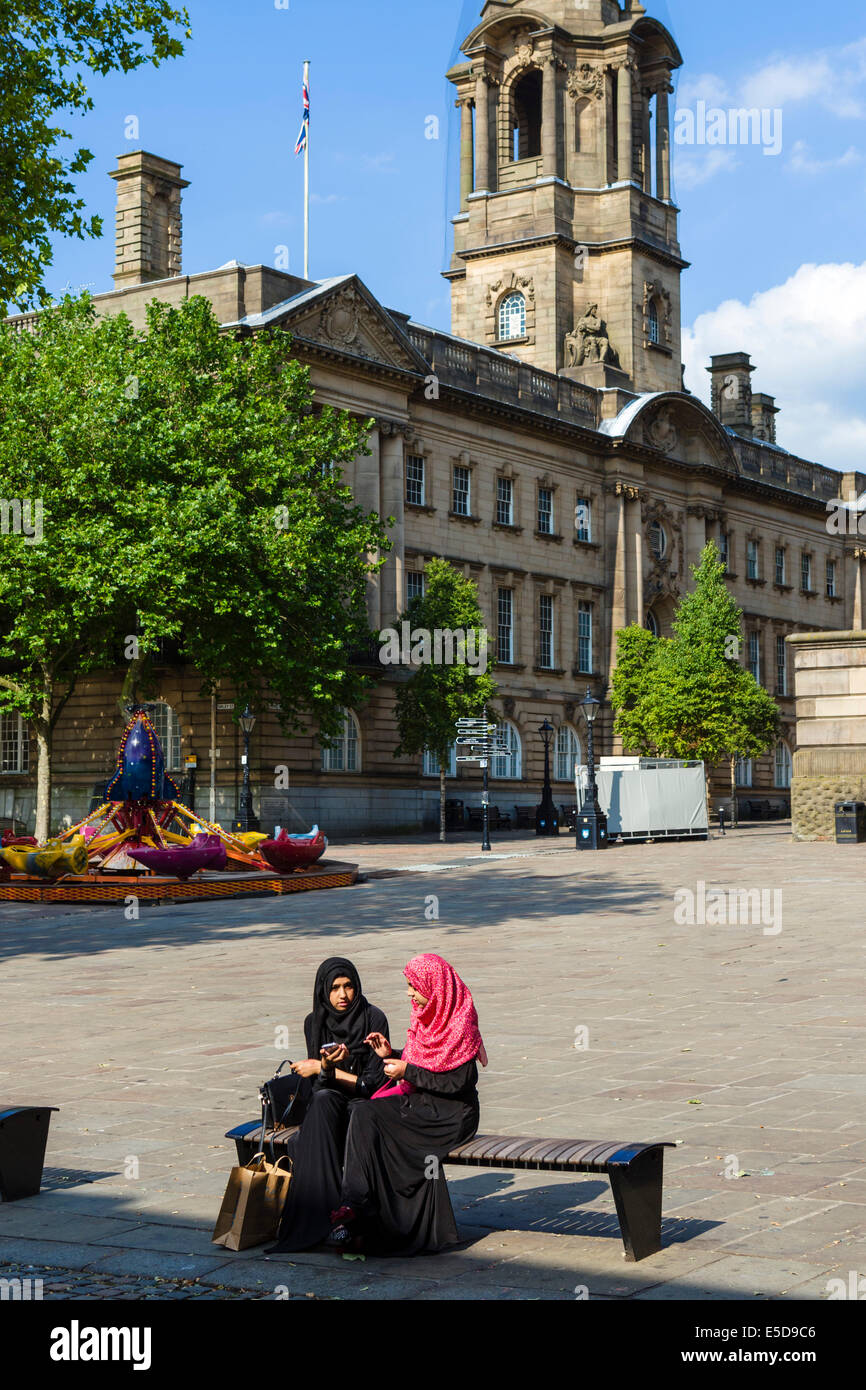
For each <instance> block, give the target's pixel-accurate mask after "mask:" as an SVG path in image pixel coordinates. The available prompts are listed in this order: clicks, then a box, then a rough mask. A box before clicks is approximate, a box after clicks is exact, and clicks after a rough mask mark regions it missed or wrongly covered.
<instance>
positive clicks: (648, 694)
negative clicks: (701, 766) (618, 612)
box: [611, 541, 779, 805]
mask: <svg viewBox="0 0 866 1390" xmlns="http://www.w3.org/2000/svg"><path fill="white" fill-rule="evenodd" d="M692 573H693V575H694V579H695V587H694V589H693V590H692V591H691V592H690V593H689V594H687V595H686V597H685V598H684V599H683V600H682V602H681V603H680V605H679V607H678V609H677V612H676V615H675V617H674V622H673V630H674V635H673V637H671V638H664V637H660V638H655V637H653V636H652V635H651V634H650V633H648V632H645V631H644V630H643V629H642V628H636V627H631V628H625V629H623V630H622V631H621V632H620V633H618V634H617V668H616V671H615V672H614V678H613V685H612V694H611V704H612V706H613V710H614V714H615V721H614V729H615V732H616V733H617V734H618V735H619V736H620V737H621V738H622V741H623V745H624V746H625V747H626V748H628V749H630V750H632V751H634V752H638V753H644V754H652V755H655V756H657V757H663V758H696V759H701V760H702V761H703V762H704V763H705V764H706V765H707V802H708V805H709V769H710V767H711V766H712V765H713V764H715V763H717V762H719V761H720V760H721V759H722V758H728V759H729V758H731V757H732V756H746V755H748V756H757V755H759V754H760V753H763V752H765V751H766V750H767V748H769V747H770V746H771V745H772V743H773V742H774V740H775V738H776V736H777V733H778V727H779V711H778V707H777V706H776V704H775V701H774V700H773V699H772V698H771V696H770V695H769V694H768V693H767V691H766V690H764V689H763V688H762V687H761V686H760V685H758V683H757V681H755V679H754V677H753V676H752V675H751V673H750V672H749V671H746V670H744V669H743V667H742V666H741V665H740V664H739V661H738V659H737V658H738V655H739V649H740V642H741V640H742V639H741V628H742V616H743V615H742V610H741V609H740V608H739V606H738V605H737V603H736V601H735V600H734V599H733V598H732V597H731V595H730V594H729V593H728V590H727V588H726V586H725V578H724V576H725V566H724V564H723V562H722V561H721V558H720V556H719V552H718V548H717V547H716V545H715V542H714V541H710V543H709V544H708V545H707V547H706V549H705V550H704V551H703V554H702V555H701V558H700V562H699V563H698V564H697V565H695V566H693V567H692Z"/></svg>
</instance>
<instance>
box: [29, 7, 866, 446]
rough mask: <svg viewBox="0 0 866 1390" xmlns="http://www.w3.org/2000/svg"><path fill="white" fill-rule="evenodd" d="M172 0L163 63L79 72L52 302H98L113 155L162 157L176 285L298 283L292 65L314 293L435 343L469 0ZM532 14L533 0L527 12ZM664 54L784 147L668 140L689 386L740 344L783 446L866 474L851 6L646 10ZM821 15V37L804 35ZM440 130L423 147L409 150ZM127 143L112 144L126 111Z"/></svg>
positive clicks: (864, 180)
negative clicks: (81, 296) (170, 170)
mask: <svg viewBox="0 0 866 1390" xmlns="http://www.w3.org/2000/svg"><path fill="white" fill-rule="evenodd" d="M283 3H284V0H190V2H189V9H190V13H191V16H192V27H193V35H194V37H193V39H192V41H191V42H190V43H189V45H188V48H187V53H186V55H185V56H184V57H183V58H181V59H179V60H175V61H174V62H173V63H170V64H167V65H166V66H164V67H163V68H162V69H160V70H154V69H153V68H147V69H143V70H141V71H140V72H138V73H135V74H132V75H131V76H128V77H110V78H108V79H105V80H99V79H93V80H92V81H91V83H90V88H91V92H92V95H93V97H94V99H95V103H96V106H95V110H94V111H93V112H91V113H90V115H88V116H87V117H86V118H84V120H83V121H81V122H77V123H76V124H75V126H74V131H75V134H76V136H77V137H80V138H81V140H82V142H83V143H85V144H87V146H88V147H89V148H90V149H92V150H93V152H94V156H95V157H94V160H93V163H92V165H91V167H90V171H89V172H88V174H87V175H86V176H85V177H83V178H82V179H81V180H80V188H81V191H82V192H83V194H84V196H85V197H86V198H87V200H88V206H89V207H90V209H91V210H93V211H97V212H100V213H101V214H102V215H103V217H104V218H105V227H106V235H105V236H104V237H103V239H102V240H101V241H99V242H78V241H58V243H57V245H56V251H55V262H54V267H53V269H52V271H51V273H50V277H49V287H50V288H51V289H52V290H54V291H55V292H58V291H60V290H62V289H63V288H64V287H66V286H67V285H68V286H71V287H73V288H75V287H78V286H81V285H88V286H90V287H91V288H92V289H93V290H94V291H100V290H105V289H110V288H111V271H112V268H113V264H112V262H113V210H114V194H115V186H114V184H113V182H112V181H111V180H110V179H109V178H108V177H107V171H108V170H109V169H111V168H113V167H114V163H115V159H116V156H117V155H118V154H119V153H121V152H122V151H123V150H125V149H133V148H139V147H143V148H145V149H148V150H151V151H153V152H154V153H157V154H162V155H165V156H167V157H169V158H173V159H176V160H178V161H180V162H181V163H182V164H183V165H184V174H185V177H186V178H188V179H189V180H190V181H191V186H190V188H189V189H188V190H187V191H186V193H185V195H184V269H185V270H187V271H196V270H204V269H208V268H211V267H213V266H216V265H220V264H223V263H224V262H225V261H227V260H230V259H232V258H237V259H239V260H242V261H247V262H257V261H264V262H267V263H273V262H274V260H275V257H276V255H277V254H278V248H280V247H282V246H287V247H288V248H289V255H290V268H291V269H292V270H295V271H297V272H298V273H300V272H301V270H302V249H303V232H302V208H301V200H302V179H303V170H302V161H301V160H300V159H295V158H294V155H293V149H294V142H295V138H296V135H297V130H298V125H299V121H300V111H301V103H300V83H301V67H302V62H303V60H304V59H305V58H309V59H310V61H311V63H312V82H311V90H312V144H311V152H312V187H313V197H314V203H313V208H312V266H311V273H312V275H313V277H314V278H325V277H326V276H329V275H335V274H340V273H344V272H348V271H356V272H357V273H358V274H360V275H361V277H362V278H363V279H364V280H365V282H366V283H367V284H368V285H369V287H370V289H371V290H372V291H373V293H374V294H375V295H377V297H379V298H380V299H381V300H382V301H383V302H384V303H385V304H387V305H389V306H391V307H394V308H399V309H403V310H406V311H407V312H411V313H412V314H413V315H414V316H415V317H416V318H418V319H420V320H422V321H426V322H428V323H432V324H434V325H437V326H440V327H443V328H447V327H448V289H447V285H446V282H445V281H444V280H442V279H441V276H440V272H441V270H442V269H443V268H444V266H445V265H446V264H447V257H448V231H449V222H448V218H449V216H450V215H451V213H452V212H453V211H454V188H455V183H456V173H457V147H456V138H457V128H456V113H455V112H454V111H453V101H452V99H451V88H450V87H449V84H448V83H447V82H446V81H445V78H444V73H445V71H446V69H447V67H448V66H449V64H450V62H452V61H453V60H454V58H455V56H456V54H457V49H458V39H459V38H460V37H462V36H463V35H465V33H467V32H468V31H469V30H470V29H471V28H472V27H473V25H474V23H475V22H476V20H477V18H478V15H479V14H480V9H481V0H435V3H433V4H426V3H422V0H366V2H365V0H288V8H277V6H278V5H282V4H283ZM539 7H543V0H539ZM647 9H648V12H649V13H650V14H652V15H654V16H655V17H657V18H659V19H660V20H661V21H662V22H663V23H666V24H667V25H668V27H669V28H670V29H671V32H672V33H673V35H674V37H675V39H676V41H677V43H678V44H679V47H680V49H681V51H682V53H683V57H684V59H685V64H684V67H683V69H682V70H681V71H680V73H679V74H678V75H677V78H676V81H677V84H678V92H677V98H676V101H677V105H678V108H679V109H680V110H686V111H692V112H696V111H697V109H698V102H700V101H704V102H705V103H706V105H707V107H708V108H713V107H718V108H720V109H722V110H727V109H728V108H729V107H731V106H735V107H737V106H741V105H747V106H759V107H761V108H766V109H767V110H768V111H769V112H774V111H780V112H781V122H782V126H781V129H782V141H781V152H780V153H779V154H778V155H775V156H766V155H764V154H763V151H762V149H761V148H759V147H754V146H751V145H747V146H729V145H728V146H726V145H722V146H716V147H710V146H708V145H704V146H697V145H681V146H677V147H675V158H674V192H675V196H676V198H677V201H678V203H679V206H680V207H681V208H682V217H681V227H680V233H681V236H680V239H681V243H682V247H683V254H684V256H685V257H686V259H688V260H689V261H691V263H692V267H691V269H690V270H688V271H687V272H686V273H685V275H684V277H683V325H684V329H685V330H686V332H685V339H684V357H685V360H686V363H687V376H686V381H687V384H688V385H689V386H690V387H691V389H692V390H694V391H697V392H698V393H699V394H701V395H703V396H705V395H706V386H705V384H704V378H705V376H706V374H705V373H703V371H702V367H703V365H705V364H706V361H707V360H708V357H709V353H710V352H724V351H729V350H735V349H739V348H745V349H746V350H750V351H751V352H752V355H753V359H754V360H755V361H756V363H757V364H758V370H757V371H756V373H755V378H754V382H753V384H754V387H755V389H756V390H764V391H768V392H769V393H770V394H774V395H776V396H777V397H778V403H779V405H780V406H781V407H782V410H783V414H782V415H781V416H780V418H779V439H780V443H783V444H784V445H785V446H786V447H788V448H791V449H792V450H794V451H797V452H801V453H803V454H806V455H807V456H808V457H812V458H817V459H819V460H820V461H821V462H825V463H829V464H831V465H832V466H835V467H857V468H861V469H863V470H864V471H866V411H864V408H863V406H862V405H861V397H862V381H863V374H864V371H866V264H864V254H866V253H864V249H863V244H864V239H863V228H864V221H866V206H864V204H866V148H864V141H863V133H864V123H866V21H864V18H863V8H862V5H861V4H860V3H857V2H856V0H836V3H835V4H834V5H832V6H827V7H825V8H823V9H821V8H819V7H816V6H815V5H814V4H807V3H806V0H762V3H761V4H755V3H754V0H726V3H725V4H724V5H712V4H709V3H706V0H700V2H699V3H696V0H651V3H648V4H647ZM823 16H826V28H825V30H824V31H823V32H822V31H821V29H820V27H819V26H820V21H821V19H822V17H823ZM431 115H434V116H437V117H438V118H439V121H440V138H439V139H438V140H430V139H427V138H425V129H426V122H427V118H428V117H429V116H431ZM129 116H135V117H137V119H138V123H139V139H138V140H137V141H136V140H132V141H129V140H127V139H126V138H125V129H126V123H127V118H128V117H129Z"/></svg>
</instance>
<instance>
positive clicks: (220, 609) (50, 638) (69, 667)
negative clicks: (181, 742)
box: [0, 296, 389, 830]
mask: <svg viewBox="0 0 866 1390" xmlns="http://www.w3.org/2000/svg"><path fill="white" fill-rule="evenodd" d="M289 344H290V339H289V337H288V335H286V334H283V333H275V334H273V335H270V336H264V335H257V336H256V337H254V338H247V339H245V340H241V341H239V340H237V339H235V338H234V337H231V336H228V335H226V334H224V333H221V332H220V328H219V324H218V323H217V320H216V318H215V317H214V315H213V311H212V309H211V306H210V304H209V303H208V302H207V301H206V300H204V299H201V298H194V299H190V300H188V301H186V302H184V303H183V304H182V305H180V306H179V307H178V308H171V307H169V306H167V305H165V304H162V303H159V302H158V301H152V302H151V304H150V305H149V306H148V309H147V327H146V331H144V332H138V331H136V330H135V329H134V328H133V326H132V324H131V323H130V321H129V320H128V318H126V316H125V315H123V314H120V315H117V316H116V317H111V318H103V319H97V317H96V315H95V312H94V308H93V304H92V302H91V301H90V299H89V298H88V297H87V296H84V297H83V298H82V299H80V300H73V299H66V300H65V301H64V302H63V303H62V304H60V305H59V306H57V307H56V308H53V309H50V310H48V311H46V312H45V313H43V314H41V315H40V316H39V319H38V321H37V325H36V329H35V331H34V332H33V333H16V332H15V331H13V330H12V329H11V328H10V327H7V328H5V329H0V495H2V498H3V499H6V502H7V511H8V504H9V503H10V501H11V500H12V499H17V500H18V502H19V503H20V502H21V501H24V500H29V501H30V502H31V503H34V504H35V503H38V505H39V506H41V511H42V521H41V529H42V539H41V540H39V541H36V540H32V541H31V539H29V538H28V537H27V536H25V535H22V534H15V533H14V532H13V531H12V530H11V529H10V528H7V529H10V533H9V534H6V535H3V536H2V538H0V547H2V560H3V563H2V566H0V631H2V637H0V707H2V708H5V709H9V710H17V711H19V712H20V713H21V714H22V715H23V716H24V718H25V719H28V720H32V721H33V724H34V727H35V730H36V733H37V738H38V740H39V746H40V765H42V764H43V761H44V760H47V759H48V758H50V736H51V732H52V730H53V727H54V725H55V724H56V722H57V718H58V717H59V714H60V712H61V710H62V708H63V704H64V703H65V700H66V699H68V697H69V695H70V694H71V692H72V690H73V689H74V687H75V684H76V681H77V680H78V679H79V677H80V676H81V675H82V674H85V673H87V672H88V671H93V670H95V669H98V668H100V667H105V666H110V665H114V664H116V662H117V661H118V659H120V658H122V656H124V655H125V656H126V657H127V658H129V657H131V658H132V659H133V661H136V659H137V660H138V661H144V660H145V659H146V658H147V656H148V654H150V653H153V652H154V651H155V650H156V648H157V647H158V645H159V643H160V641H161V640H162V639H166V638H167V639H172V640H173V641H175V642H176V643H177V644H178V645H179V648H180V653H181V656H182V658H183V659H184V660H186V661H188V662H190V663H191V664H193V665H194V666H195V667H197V668H198V671H199V672H200V673H201V676H202V678H203V681H204V688H205V690H210V689H212V688H213V687H214V686H215V684H216V683H217V682H218V681H223V682H227V683H228V684H229V685H231V686H232V687H234V689H235V690H236V692H237V694H238V698H239V700H240V702H241V704H243V702H245V701H246V700H248V699H249V700H250V701H251V702H252V703H253V704H254V705H256V704H258V705H260V704H261V701H262V698H263V696H264V693H265V692H266V691H267V692H270V693H272V695H273V697H275V698H276V700H278V701H279V704H280V707H281V715H280V718H281V721H282V724H283V727H284V728H285V729H286V730H291V729H298V728H300V727H303V726H304V724H305V723H306V721H307V719H308V718H309V717H312V718H314V719H315V720H317V721H318V723H319V724H320V726H321V727H322V729H323V730H324V731H325V732H326V733H333V732H336V731H337V729H338V727H339V724H340V718H341V716H340V707H341V706H342V705H352V704H356V703H357V702H358V701H359V700H360V699H361V698H362V697H363V692H364V689H365V684H366V682H365V680H364V678H362V676H361V675H360V673H359V672H358V670H357V669H356V668H355V667H354V666H353V665H352V664H351V662H350V656H351V653H352V652H353V651H358V650H360V649H362V648H365V647H366V646H367V645H368V644H369V640H370V632H369V627H368V624H367V618H366V583H367V576H368V574H369V572H370V570H371V568H373V567H374V566H373V563H372V562H371V561H369V560H368V558H367V557H368V556H369V555H370V554H372V553H373V552H376V551H379V552H380V553H383V554H384V553H385V552H386V551H387V549H388V544H389V543H388V540H387V537H386V534H385V532H384V529H383V527H382V524H381V522H380V521H379V519H378V517H376V516H375V515H370V516H365V515H364V514H363V513H362V512H361V510H360V509H359V508H357V507H356V506H355V505H354V502H353V500H352V495H351V492H350V490H349V489H348V488H347V487H346V486H345V485H344V484H343V482H342V480H341V476H340V471H339V468H336V469H332V467H331V466H332V464H335V463H336V464H339V463H341V462H345V461H347V460H349V459H351V458H352V457H354V456H355V455H356V454H357V453H358V452H359V451H363V449H364V439H365V436H366V429H365V427H364V426H363V425H360V424H357V423H355V422H353V421H352V420H351V418H350V417H349V416H348V415H347V414H346V413H345V412H339V411H334V410H332V409H330V408H324V409H322V410H320V411H319V410H316V411H314V410H313V401H312V390H311V387H310V382H309V373H308V371H307V369H306V368H304V367H303V366H302V365H301V364H300V363H298V362H297V361H294V360H292V359H291V357H290V356H289ZM34 510H35V508H34V506H31V514H32V513H33V511H34ZM9 516H10V518H11V516H12V513H11V512H9ZM380 563H382V562H381V561H377V562H376V564H380ZM130 638H134V639H135V640H134V642H130V641H128V640H127V639H130ZM136 652H137V657H136ZM136 671H137V668H136ZM39 792H40V805H41V809H42V811H43V812H44V810H45V798H46V796H47V794H48V792H47V785H46V784H45V782H44V779H43V778H42V777H41V776H40V779H39ZM46 814H47V813H46ZM40 825H41V828H42V829H43V830H44V829H45V828H46V827H45V823H44V814H43V817H42V820H41V821H40Z"/></svg>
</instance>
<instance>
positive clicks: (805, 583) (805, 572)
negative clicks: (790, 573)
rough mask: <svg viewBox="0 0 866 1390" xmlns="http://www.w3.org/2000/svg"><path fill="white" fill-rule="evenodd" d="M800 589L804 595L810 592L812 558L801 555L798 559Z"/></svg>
mask: <svg viewBox="0 0 866 1390" xmlns="http://www.w3.org/2000/svg"><path fill="white" fill-rule="evenodd" d="M800 588H801V589H802V590H803V592H804V593H810V592H811V590H812V556H811V555H806V554H803V555H801V557H800Z"/></svg>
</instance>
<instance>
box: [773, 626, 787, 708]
mask: <svg viewBox="0 0 866 1390" xmlns="http://www.w3.org/2000/svg"><path fill="white" fill-rule="evenodd" d="M776 693H777V694H779V695H787V693H788V645H787V643H786V641H785V639H784V637H777V638H776Z"/></svg>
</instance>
